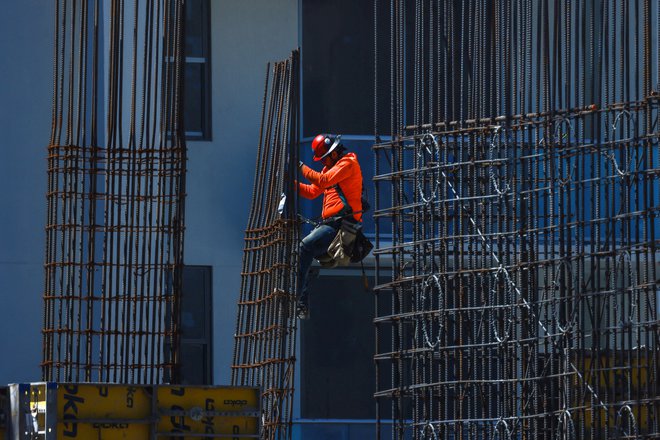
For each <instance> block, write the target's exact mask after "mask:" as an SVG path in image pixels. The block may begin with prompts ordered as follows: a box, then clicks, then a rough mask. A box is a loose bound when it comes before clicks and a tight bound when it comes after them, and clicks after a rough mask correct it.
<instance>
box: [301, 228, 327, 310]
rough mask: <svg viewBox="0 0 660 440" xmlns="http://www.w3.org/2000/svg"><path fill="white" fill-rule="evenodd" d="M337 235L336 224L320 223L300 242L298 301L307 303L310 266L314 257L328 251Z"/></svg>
mask: <svg viewBox="0 0 660 440" xmlns="http://www.w3.org/2000/svg"><path fill="white" fill-rule="evenodd" d="M335 235H337V229H336V228H335V227H334V225H319V226H317V227H316V228H314V229H313V230H312V232H310V233H309V235H307V237H305V238H303V240H302V241H301V242H300V254H299V255H300V261H299V270H298V292H299V295H298V301H299V302H301V303H304V304H307V300H308V298H307V284H308V283H309V268H310V267H311V266H312V260H313V259H314V257H319V256H321V255H323V254H325V253H326V252H327V251H328V246H330V243H332V239H333V238H335Z"/></svg>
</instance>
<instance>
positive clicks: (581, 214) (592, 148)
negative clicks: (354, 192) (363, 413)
mask: <svg viewBox="0 0 660 440" xmlns="http://www.w3.org/2000/svg"><path fill="white" fill-rule="evenodd" d="M379 8H381V9H380V10H379ZM382 8H384V9H385V12H386V13H383V10H382ZM658 9H659V6H658V4H657V2H649V1H640V2H619V1H614V0H613V1H607V0H603V1H589V2H576V3H574V2H559V1H552V0H542V1H540V2H532V1H527V0H515V1H495V0H483V1H460V0H456V1H450V2H444V1H420V0H417V1H414V2H413V1H404V0H400V1H399V0H395V1H393V2H391V3H390V4H389V5H386V6H382V5H381V4H380V3H379V2H375V12H374V17H375V20H376V32H377V35H378V33H385V34H387V35H388V36H389V37H390V45H389V46H388V47H386V48H382V47H379V48H377V57H378V56H383V57H385V58H386V59H387V58H389V60H390V64H391V71H390V72H389V79H390V84H389V86H390V87H389V88H390V92H389V94H390V96H391V108H392V111H391V115H390V122H391V124H390V133H388V132H387V131H386V129H382V128H381V130H380V133H379V130H378V127H377V134H380V135H383V133H385V135H387V134H391V140H388V141H381V142H378V143H377V144H376V145H375V146H374V151H375V155H376V159H375V166H376V173H375V174H376V176H375V178H374V180H375V186H376V197H375V204H376V212H375V214H374V217H375V220H376V241H377V246H376V248H377V249H376V251H375V255H376V277H377V279H378V280H379V284H378V285H377V286H376V289H375V290H376V314H377V316H376V318H375V327H376V357H375V359H376V367H377V382H378V389H377V392H376V400H377V411H378V420H379V423H380V422H381V421H382V420H384V419H389V418H390V417H391V418H392V419H393V420H394V430H393V434H392V437H393V438H396V439H403V438H415V439H441V438H442V439H449V438H465V439H495V438H498V439H499V438H509V439H513V438H525V439H582V438H593V439H596V438H598V439H600V438H658V437H660V425H659V424H660V383H659V381H658V378H659V375H658V366H659V363H660V334H659V328H658V313H659V306H660V304H659V299H660V298H659V294H658V292H659V291H660V289H659V288H658V285H659V281H660V280H659V279H658V261H657V260H658V257H659V255H658V249H657V246H658V236H656V230H657V229H658V228H659V227H660V222H659V221H658V209H659V206H660V200H659V199H658V197H659V193H660V178H659V176H660V174H659V172H660V151H659V150H658V145H659V140H660V128H659V120H658V118H659V110H658V108H659V104H660V100H659V95H658V90H659V89H658V79H659V77H658V71H659V70H660V66H659V65H658V53H659V47H658V35H657V33H658V32H660V26H656V23H657V20H660V14H659V11H658ZM387 12H389V18H388V19H383V17H387V16H388V14H387ZM376 41H382V40H379V39H378V38H377V39H376ZM376 64H377V65H378V59H377V60H376ZM379 74H381V75H382V74H387V73H382V72H381V73H379ZM383 93H384V92H383ZM376 121H377V123H378V122H379V121H378V118H377V119H376ZM383 136H384V135H383ZM379 438H380V431H379Z"/></svg>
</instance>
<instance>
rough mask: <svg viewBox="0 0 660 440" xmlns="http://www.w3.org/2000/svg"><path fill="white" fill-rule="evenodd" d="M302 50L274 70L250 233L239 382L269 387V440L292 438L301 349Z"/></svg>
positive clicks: (269, 72)
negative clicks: (296, 182)
mask: <svg viewBox="0 0 660 440" xmlns="http://www.w3.org/2000/svg"><path fill="white" fill-rule="evenodd" d="M298 70H299V54H298V51H294V52H293V53H292V54H291V56H290V57H289V59H287V60H285V61H281V62H276V63H273V64H272V66H271V65H270V64H269V65H268V67H267V69H266V89H265V92H264V101H263V110H262V122H261V129H260V130H261V131H260V139H259V149H258V151H257V158H256V169H255V178H254V187H253V192H252V199H251V207H250V214H249V219H248V225H247V229H246V231H245V249H244V256H243V270H242V274H241V291H240V298H239V301H238V315H237V321H236V333H235V342H234V357H233V365H232V379H231V381H232V385H250V386H259V387H261V388H262V393H263V394H262V409H263V413H264V414H263V420H262V422H263V423H262V433H261V438H263V439H290V438H291V434H292V429H291V427H292V417H293V414H292V413H293V392H294V374H295V363H296V359H295V352H296V328H297V322H296V315H295V298H296V284H297V281H296V280H297V276H296V274H297V270H298V241H299V228H300V226H299V222H298V218H297V212H298V199H297V193H296V191H294V186H293V180H292V178H289V176H291V177H295V176H296V171H297V164H298V147H299V126H298V121H299V107H300V98H299V90H298V88H299V80H298V77H299V72H298Z"/></svg>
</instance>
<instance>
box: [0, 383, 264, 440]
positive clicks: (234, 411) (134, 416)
mask: <svg viewBox="0 0 660 440" xmlns="http://www.w3.org/2000/svg"><path fill="white" fill-rule="evenodd" d="M12 387H16V392H12V399H13V398H14V397H13V396H14V395H15V396H17V398H16V399H17V402H16V404H15V406H16V408H18V409H19V410H18V412H19V413H20V414H19V417H16V421H17V422H18V423H20V424H21V426H20V427H18V430H17V431H16V432H24V433H32V432H34V433H35V434H36V433H39V434H43V437H41V436H40V438H43V439H44V440H53V439H118V438H121V439H126V440H150V439H158V438H182V439H185V438H188V437H187V435H191V436H192V437H191V438H226V439H238V438H258V436H259V421H260V415H261V414H260V404H261V397H260V391H259V390H258V389H257V388H247V387H213V386H199V387H195V386H185V387H184V386H174V385H158V386H149V385H122V384H76V383H34V384H15V385H12ZM12 389H13V388H12ZM0 403H1V401H0ZM12 406H14V402H12ZM0 440H4V436H3V437H0Z"/></svg>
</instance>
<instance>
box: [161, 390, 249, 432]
mask: <svg viewBox="0 0 660 440" xmlns="http://www.w3.org/2000/svg"><path fill="white" fill-rule="evenodd" d="M157 401H158V408H159V411H160V413H161V414H162V413H166V415H165V416H164V417H162V418H161V419H160V420H159V422H158V433H159V434H164V433H193V434H226V435H236V434H258V433H259V427H258V424H259V404H260V403H259V402H260V395H259V390H257V389H255V388H236V387H215V388H214V387H178V386H159V387H158V391H157ZM186 408H188V411H187V412H186V411H185V409H186ZM241 413H243V415H241ZM249 414H251V416H250V415H249Z"/></svg>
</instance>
